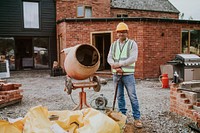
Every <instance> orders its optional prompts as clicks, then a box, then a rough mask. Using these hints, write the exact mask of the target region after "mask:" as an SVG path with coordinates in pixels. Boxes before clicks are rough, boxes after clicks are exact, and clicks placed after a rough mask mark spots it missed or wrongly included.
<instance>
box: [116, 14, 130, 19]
mask: <svg viewBox="0 0 200 133" xmlns="http://www.w3.org/2000/svg"><path fill="white" fill-rule="evenodd" d="M117 17H118V18H127V17H128V14H117Z"/></svg>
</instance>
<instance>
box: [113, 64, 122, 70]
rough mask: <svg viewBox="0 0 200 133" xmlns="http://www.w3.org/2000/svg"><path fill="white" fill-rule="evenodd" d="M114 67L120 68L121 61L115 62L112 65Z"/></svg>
mask: <svg viewBox="0 0 200 133" xmlns="http://www.w3.org/2000/svg"><path fill="white" fill-rule="evenodd" d="M111 67H112V69H117V68H120V67H121V65H120V64H119V63H114V64H112V65H111Z"/></svg>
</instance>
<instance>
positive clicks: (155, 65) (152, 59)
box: [57, 21, 200, 79]
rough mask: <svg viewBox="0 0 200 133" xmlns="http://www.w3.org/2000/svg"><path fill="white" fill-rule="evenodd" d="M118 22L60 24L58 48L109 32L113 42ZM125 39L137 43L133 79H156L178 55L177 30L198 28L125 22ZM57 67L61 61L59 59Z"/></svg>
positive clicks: (163, 23)
mask: <svg viewBox="0 0 200 133" xmlns="http://www.w3.org/2000/svg"><path fill="white" fill-rule="evenodd" d="M118 23H119V21H109V22H106V21H105V22H104V21H103V22H102V21H100V22H98V21H97V22H96V21H95V22H92V21H90V22H89V21H84V22H63V23H60V24H58V25H57V34H58V35H59V34H61V33H62V40H63V42H62V44H61V48H66V47H71V46H75V45H76V44H84V43H88V44H90V42H91V39H92V38H91V36H90V34H91V32H100V31H103V32H104V31H113V36H111V38H113V40H112V41H114V40H116V39H117V36H116V32H115V29H116V25H117V24H118ZM126 23H127V24H128V26H129V29H130V31H129V38H131V39H134V40H135V41H136V42H137V43H138V48H139V56H138V61H137V63H136V73H135V76H136V78H142V79H143V78H157V77H158V76H159V75H160V65H163V64H166V63H167V61H170V60H172V59H173V58H174V57H175V55H176V54H178V53H181V29H200V25H198V24H184V23H172V22H159V21H154V22H150V21H142V22H138V21H126ZM61 58H62V59H61V64H62V63H63V62H64V59H63V58H64V57H61Z"/></svg>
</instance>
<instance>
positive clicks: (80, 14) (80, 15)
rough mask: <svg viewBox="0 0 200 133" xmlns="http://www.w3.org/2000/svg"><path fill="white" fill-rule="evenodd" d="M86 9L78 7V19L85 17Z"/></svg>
mask: <svg viewBox="0 0 200 133" xmlns="http://www.w3.org/2000/svg"><path fill="white" fill-rule="evenodd" d="M83 9H84V7H83V6H78V7H77V17H83V16H84V10H83Z"/></svg>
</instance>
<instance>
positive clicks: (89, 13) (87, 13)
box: [85, 7, 92, 18]
mask: <svg viewBox="0 0 200 133" xmlns="http://www.w3.org/2000/svg"><path fill="white" fill-rule="evenodd" d="M91 17H92V8H91V7H85V18H91Z"/></svg>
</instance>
